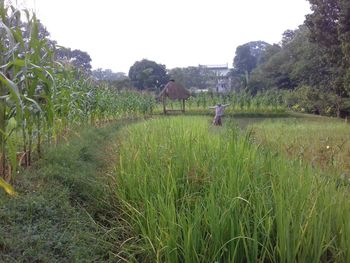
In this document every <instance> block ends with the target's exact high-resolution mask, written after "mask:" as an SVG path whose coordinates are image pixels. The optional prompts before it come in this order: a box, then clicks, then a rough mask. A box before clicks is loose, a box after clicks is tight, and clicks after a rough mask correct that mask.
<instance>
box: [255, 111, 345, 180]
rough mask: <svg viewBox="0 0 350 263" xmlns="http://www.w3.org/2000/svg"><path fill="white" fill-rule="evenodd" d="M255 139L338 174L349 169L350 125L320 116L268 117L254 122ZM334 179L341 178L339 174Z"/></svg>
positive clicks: (289, 155) (302, 160)
mask: <svg viewBox="0 0 350 263" xmlns="http://www.w3.org/2000/svg"><path fill="white" fill-rule="evenodd" d="M251 128H252V129H253V134H254V138H255V139H256V142H257V143H258V144H259V145H264V146H267V147H269V148H270V149H272V150H273V151H278V152H279V153H282V154H286V155H287V156H288V157H289V158H298V159H299V160H300V161H301V162H308V163H310V164H312V165H313V166H317V167H322V169H325V170H336V171H337V174H338V175H341V174H346V173H348V172H349V171H350V156H349V155H348V154H347V153H349V151H350V127H349V125H348V124H347V123H344V122H343V121H339V120H337V119H336V120H333V121H332V120H331V119H329V118H322V117H319V116H318V117H314V118H312V117H306V118H305V119H294V118H293V119H292V118H291V119H286V120H283V121H280V120H273V121H272V120H270V121H264V122H260V123H256V124H253V125H252V127H251ZM337 179H341V178H340V177H339V178H337Z"/></svg>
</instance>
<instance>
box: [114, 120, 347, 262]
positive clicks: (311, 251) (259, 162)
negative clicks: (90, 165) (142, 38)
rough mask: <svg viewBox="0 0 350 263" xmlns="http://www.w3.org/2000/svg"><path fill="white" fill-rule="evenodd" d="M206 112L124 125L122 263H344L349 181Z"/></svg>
mask: <svg viewBox="0 0 350 263" xmlns="http://www.w3.org/2000/svg"><path fill="white" fill-rule="evenodd" d="M210 121H211V120H210V119H208V118H204V117H171V118H159V119H154V120H151V121H147V122H143V123H138V124H134V125H130V126H128V127H126V128H124V130H123V131H122V132H121V134H120V148H119V150H118V155H119V161H118V163H117V167H116V180H117V187H116V195H117V198H118V200H119V201H120V203H121V209H122V211H124V214H123V219H124V221H125V224H126V225H127V227H126V228H127V229H129V233H128V237H129V238H126V240H125V241H124V243H123V245H122V251H121V252H120V254H119V257H120V259H122V260H124V261H128V262H350V253H349V252H350V249H349V244H350V223H349V220H348V219H349V216H350V203H349V202H348V199H349V192H348V189H347V187H346V186H343V185H339V184H337V182H336V180H333V179H332V178H330V177H328V176H324V175H325V174H324V173H323V172H322V171H320V170H318V169H316V168H312V167H311V166H307V165H304V164H302V163H300V162H299V161H298V160H291V159H288V158H285V156H284V155H283V154H279V153H276V152H274V151H270V150H269V149H266V148H262V147H259V145H256V144H255V143H254V138H253V137H252V135H251V134H250V133H243V134H242V133H240V132H239V131H238V129H237V128H236V127H237V125H235V124H234V123H231V122H226V127H224V128H216V127H212V126H211V125H210Z"/></svg>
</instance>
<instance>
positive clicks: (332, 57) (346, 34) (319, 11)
mask: <svg viewBox="0 0 350 263" xmlns="http://www.w3.org/2000/svg"><path fill="white" fill-rule="evenodd" d="M308 1H309V2H310V4H311V10H312V11H313V12H312V13H311V14H309V15H307V16H306V20H305V25H306V26H307V27H308V28H309V29H310V41H312V42H314V43H316V44H317V45H318V46H319V47H320V48H322V50H323V52H324V54H325V55H326V57H325V58H326V59H327V61H328V62H329V63H330V64H331V66H332V67H333V68H334V70H333V74H334V75H335V76H336V78H335V81H334V83H333V85H334V86H335V89H334V90H335V91H336V93H337V94H338V95H339V96H347V97H348V96H350V22H349V21H350V1H349V0H308Z"/></svg>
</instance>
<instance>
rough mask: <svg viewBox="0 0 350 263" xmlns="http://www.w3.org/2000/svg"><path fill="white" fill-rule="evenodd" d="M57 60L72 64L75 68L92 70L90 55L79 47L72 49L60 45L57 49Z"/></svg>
mask: <svg viewBox="0 0 350 263" xmlns="http://www.w3.org/2000/svg"><path fill="white" fill-rule="evenodd" d="M56 60H58V61H61V62H63V63H68V64H71V65H73V66H74V67H75V68H78V69H82V70H84V71H85V72H90V70H91V64H90V62H91V57H90V55H89V54H88V53H87V52H85V51H81V50H79V49H74V50H71V49H70V48H66V47H58V49H57V50H56Z"/></svg>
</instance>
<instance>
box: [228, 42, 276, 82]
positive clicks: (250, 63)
mask: <svg viewBox="0 0 350 263" xmlns="http://www.w3.org/2000/svg"><path fill="white" fill-rule="evenodd" d="M269 46H271V45H270V44H268V43H266V42H264V41H251V42H248V43H246V44H243V45H241V46H238V47H237V48H236V55H235V57H234V59H233V67H234V69H235V70H234V72H235V73H236V75H237V74H240V75H243V74H244V75H245V76H244V81H243V83H244V86H245V87H247V86H248V83H249V78H250V74H251V72H252V71H253V69H255V68H256V67H257V66H258V65H259V64H261V63H263V54H264V52H265V50H266V49H267V48H268V47H269Z"/></svg>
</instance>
